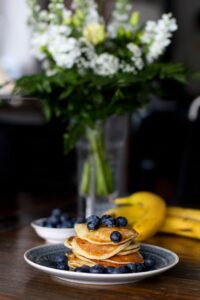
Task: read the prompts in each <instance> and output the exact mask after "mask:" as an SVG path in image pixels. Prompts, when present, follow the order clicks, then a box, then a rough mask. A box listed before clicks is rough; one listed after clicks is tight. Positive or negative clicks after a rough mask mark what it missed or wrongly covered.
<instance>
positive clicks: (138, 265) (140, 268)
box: [136, 263, 145, 272]
mask: <svg viewBox="0 0 200 300" xmlns="http://www.w3.org/2000/svg"><path fill="white" fill-rule="evenodd" d="M144 270H145V266H144V264H142V263H136V271H137V272H143V271H144Z"/></svg>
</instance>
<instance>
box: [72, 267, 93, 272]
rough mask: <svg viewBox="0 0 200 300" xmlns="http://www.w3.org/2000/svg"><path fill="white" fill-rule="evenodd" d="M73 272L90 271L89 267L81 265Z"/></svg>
mask: <svg viewBox="0 0 200 300" xmlns="http://www.w3.org/2000/svg"><path fill="white" fill-rule="evenodd" d="M75 272H81V273H90V267H89V266H86V265H83V266H81V267H78V268H76V269H75Z"/></svg>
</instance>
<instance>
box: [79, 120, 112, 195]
mask: <svg viewBox="0 0 200 300" xmlns="http://www.w3.org/2000/svg"><path fill="white" fill-rule="evenodd" d="M87 139H88V143H89V156H88V158H87V160H86V161H85V163H84V167H83V174H82V180H81V193H82V194H86V195H88V194H90V181H91V176H92V177H93V176H94V178H92V179H93V182H94V184H95V188H94V191H95V195H96V196H108V195H109V194H111V193H112V192H113V179H112V171H111V168H110V165H109V162H108V159H107V156H106V149H105V144H104V139H103V133H102V130H101V128H100V126H98V127H96V128H94V129H92V128H88V129H87Z"/></svg>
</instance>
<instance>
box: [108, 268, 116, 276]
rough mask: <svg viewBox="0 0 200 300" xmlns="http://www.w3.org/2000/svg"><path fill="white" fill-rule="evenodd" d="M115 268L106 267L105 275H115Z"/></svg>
mask: <svg viewBox="0 0 200 300" xmlns="http://www.w3.org/2000/svg"><path fill="white" fill-rule="evenodd" d="M115 269H116V268H115V267H107V273H108V274H114V273H115Z"/></svg>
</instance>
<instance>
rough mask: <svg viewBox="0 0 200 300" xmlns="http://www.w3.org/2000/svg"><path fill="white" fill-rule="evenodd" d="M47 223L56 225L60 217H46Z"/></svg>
mask: <svg viewBox="0 0 200 300" xmlns="http://www.w3.org/2000/svg"><path fill="white" fill-rule="evenodd" d="M47 223H51V224H52V225H55V226H56V225H57V224H58V223H60V218H59V217H58V216H51V217H49V218H48V219H47Z"/></svg>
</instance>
